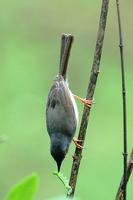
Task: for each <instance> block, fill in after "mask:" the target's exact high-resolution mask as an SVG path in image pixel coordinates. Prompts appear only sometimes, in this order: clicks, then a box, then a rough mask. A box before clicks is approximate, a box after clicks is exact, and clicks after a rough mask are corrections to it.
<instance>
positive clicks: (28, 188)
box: [6, 174, 38, 200]
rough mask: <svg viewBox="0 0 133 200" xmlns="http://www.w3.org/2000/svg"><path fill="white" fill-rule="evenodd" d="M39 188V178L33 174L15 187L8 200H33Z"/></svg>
mask: <svg viewBox="0 0 133 200" xmlns="http://www.w3.org/2000/svg"><path fill="white" fill-rule="evenodd" d="M37 188H38V176H37V175H36V174H32V175H31V176H28V177H26V178H25V179H23V180H22V181H21V182H19V183H18V184H17V185H15V186H14V187H13V188H12V189H11V191H10V192H9V194H8V197H7V199H6V200H33V197H34V195H35V193H36V191H37Z"/></svg>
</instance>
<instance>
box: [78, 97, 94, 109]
mask: <svg viewBox="0 0 133 200" xmlns="http://www.w3.org/2000/svg"><path fill="white" fill-rule="evenodd" d="M81 102H82V103H83V104H84V105H85V106H87V107H89V108H91V105H92V104H93V103H94V102H93V100H90V99H81Z"/></svg>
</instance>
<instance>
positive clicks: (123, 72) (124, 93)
mask: <svg viewBox="0 0 133 200" xmlns="http://www.w3.org/2000/svg"><path fill="white" fill-rule="evenodd" d="M116 8H117V20H118V30H119V48H120V61H121V77H122V103H123V171H124V173H123V174H124V180H123V199H124V200H126V199H127V195H126V191H127V182H126V179H127V177H126V176H127V174H126V170H127V156H128V154H127V117H126V86H125V69H124V68H125V67H124V52H123V35H122V26H121V15H120V6H119V0H116Z"/></svg>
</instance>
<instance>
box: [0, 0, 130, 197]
mask: <svg viewBox="0 0 133 200" xmlns="http://www.w3.org/2000/svg"><path fill="white" fill-rule="evenodd" d="M101 2H102V1H99V0H95V1H94V0H82V1H79V0H73V1H70V0H67V1H63V0H62V1H61V0H54V1H52V0H51V1H50V0H38V1H35V0H23V1H22V0H19V1H17V0H12V1H8V0H1V1H0V135H1V136H4V137H6V138H7V140H6V142H5V143H3V144H0V199H1V200H3V199H4V198H5V197H6V194H7V191H9V189H10V188H11V187H12V185H14V184H15V183H16V182H18V181H19V180H20V179H22V178H23V177H25V176H27V175H29V174H31V173H32V172H34V171H35V172H37V173H38V174H39V176H40V188H39V192H38V195H37V197H36V199H37V200H44V199H49V198H53V197H55V196H60V195H63V194H65V192H66V191H65V189H64V187H63V185H62V184H61V183H60V182H59V181H58V180H57V179H56V177H54V176H53V175H52V171H54V170H55V169H56V165H55V162H54V161H53V159H52V157H51V155H50V153H49V137H48V134H47V131H46V124H45V107H46V101H47V94H48V91H49V88H50V86H51V84H52V81H53V79H54V78H55V76H56V74H57V73H58V66H59V53H60V37H61V33H71V34H73V35H74V36H75V40H74V44H73V47H72V52H71V58H70V62H69V64H70V65H69V70H68V77H69V85H70V88H71V90H72V91H73V93H74V94H77V95H79V96H82V97H85V96H86V89H87V84H88V80H89V76H90V70H91V65H92V60H93V53H94V48H95V41H96V36H97V29H98V22H99V15H100V8H101ZM132 7H133V2H132V1H129V0H128V1H123V2H121V13H122V25H123V35H124V47H125V48H124V52H125V68H126V69H125V72H126V88H127V113H128V118H127V123H128V152H129V153H130V151H131V148H132V146H133V121H132V117H133V114H132V113H133V106H132V102H133V101H132V99H133V94H132V86H133V68H132V63H133V61H132V51H133V46H132V35H133V28H132V27H133V22H132V18H133V14H132ZM116 17H117V16H116V7H115V1H111V2H110V7H109V16H108V20H107V29H106V36H105V42H104V48H103V55H102V60H101V66H100V74H99V78H98V82H97V87H96V92H95V97H94V98H95V102H96V103H95V104H94V105H93V108H92V111H91V116H90V121H89V126H88V131H87V137H86V142H85V149H84V151H83V158H82V163H81V167H80V171H79V176H78V183H77V188H76V196H77V197H78V198H79V199H81V200H88V199H91V200H97V199H99V200H105V199H107V200H113V199H114V197H115V194H116V191H117V188H118V185H119V182H120V178H121V175H122V170H123V166H122V165H123V158H122V152H123V141H122V139H123V135H122V134H123V127H122V126H123V125H122V98H121V76H120V58H119V48H118V27H117V18H116ZM77 104H78V108H79V115H80V117H81V115H82V110H83V106H82V105H81V104H80V103H78V102H77ZM78 128H79V127H78ZM77 132H78V131H77ZM73 152H74V145H73V144H72V145H71V147H70V150H69V153H68V155H67V157H66V159H65V160H64V162H63V165H62V172H63V173H64V174H65V175H67V177H69V174H70V170H71V163H72V155H73ZM132 199H133V176H132V177H131V178H130V181H129V184H128V200H132Z"/></svg>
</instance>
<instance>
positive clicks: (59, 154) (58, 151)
mask: <svg viewBox="0 0 133 200" xmlns="http://www.w3.org/2000/svg"><path fill="white" fill-rule="evenodd" d="M69 144H70V142H69V140H68V138H67V137H66V136H64V135H62V134H61V136H60V137H57V135H56V134H55V135H53V137H51V155H52V157H53V158H54V160H55V161H56V163H57V167H58V172H59V171H60V167H61V164H62V161H63V160H64V158H65V156H66V154H67V152H68V148H69Z"/></svg>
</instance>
